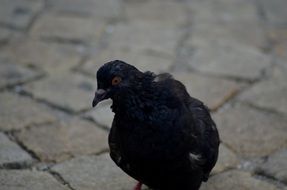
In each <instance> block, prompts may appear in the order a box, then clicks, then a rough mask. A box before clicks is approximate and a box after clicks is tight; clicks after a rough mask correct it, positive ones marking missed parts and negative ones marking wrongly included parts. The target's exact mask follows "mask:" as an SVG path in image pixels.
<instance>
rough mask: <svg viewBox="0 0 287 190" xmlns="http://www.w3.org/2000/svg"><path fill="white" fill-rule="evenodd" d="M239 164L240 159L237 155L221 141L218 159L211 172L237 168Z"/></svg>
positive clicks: (215, 172)
mask: <svg viewBox="0 0 287 190" xmlns="http://www.w3.org/2000/svg"><path fill="white" fill-rule="evenodd" d="M238 164H239V160H238V159H237V156H236V155H235V154H234V153H233V152H232V151H231V150H229V149H228V148H227V147H226V146H225V145H224V144H222V143H221V144H220V146H219V154H218V160H217V163H216V165H215V166H214V168H213V169H212V171H211V174H217V173H220V172H223V171H225V170H228V169H231V168H236V166H237V165H238Z"/></svg>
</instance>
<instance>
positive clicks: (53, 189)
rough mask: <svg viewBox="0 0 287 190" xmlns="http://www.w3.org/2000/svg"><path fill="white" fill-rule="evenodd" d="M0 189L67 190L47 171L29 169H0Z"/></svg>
mask: <svg viewBox="0 0 287 190" xmlns="http://www.w3.org/2000/svg"><path fill="white" fill-rule="evenodd" d="M0 187H1V190H40V189H45V190H68V189H69V188H68V187H66V186H64V185H62V184H60V183H59V182H58V181H57V180H56V179H55V178H53V177H52V176H51V175H49V174H48V173H44V172H38V171H30V170H0Z"/></svg>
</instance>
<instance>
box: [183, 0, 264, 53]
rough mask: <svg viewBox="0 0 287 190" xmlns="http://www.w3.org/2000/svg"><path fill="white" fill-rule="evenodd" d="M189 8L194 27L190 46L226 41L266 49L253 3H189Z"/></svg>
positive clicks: (209, 0)
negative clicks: (192, 44)
mask: <svg viewBox="0 0 287 190" xmlns="http://www.w3.org/2000/svg"><path fill="white" fill-rule="evenodd" d="M190 7H191V11H192V17H191V18H192V21H193V22H192V23H193V24H192V30H191V38H190V39H189V40H188V43H196V44H198V43H201V42H202V41H204V42H210V41H221V40H225V41H230V43H236V44H243V45H247V46H253V47H259V48H264V47H265V46H266V38H265V33H264V31H263V27H262V25H261V23H260V19H259V17H258V14H257V10H256V6H255V4H254V2H252V1H246V0H241V1H238V0H230V1H226V0H217V1H211V0H207V1H190ZM202 10H205V11H202ZM246 28H248V30H246Z"/></svg>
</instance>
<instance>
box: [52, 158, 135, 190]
mask: <svg viewBox="0 0 287 190" xmlns="http://www.w3.org/2000/svg"><path fill="white" fill-rule="evenodd" d="M52 170H53V171H55V172H57V173H59V174H60V175H61V176H62V177H63V178H64V180H66V181H67V182H69V184H70V185H71V186H72V187H73V188H75V189H81V190H111V189H113V190H124V189H132V188H133V187H134V185H135V184H136V182H135V181H134V180H133V179H132V178H131V177H129V176H127V174H125V173H124V172H123V171H122V170H121V169H120V168H118V167H117V166H116V165H115V164H114V163H113V162H112V160H111V158H110V157H109V156H108V154H102V155H100V156H89V157H88V156H84V157H79V158H75V159H72V160H70V161H66V162H64V163H61V164H58V165H56V166H54V167H53V168H52Z"/></svg>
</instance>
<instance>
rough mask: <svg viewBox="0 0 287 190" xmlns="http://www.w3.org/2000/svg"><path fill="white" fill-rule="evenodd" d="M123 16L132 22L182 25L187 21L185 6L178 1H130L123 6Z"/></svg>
mask: <svg viewBox="0 0 287 190" xmlns="http://www.w3.org/2000/svg"><path fill="white" fill-rule="evenodd" d="M124 8H125V15H126V17H127V19H128V20H132V21H134V22H135V21H138V20H139V21H142V20H143V21H158V22H160V23H167V24H178V25H180V24H184V23H185V22H186V21H187V14H186V9H185V4H184V3H182V2H180V1H130V2H128V3H126V4H125V6H124Z"/></svg>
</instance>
